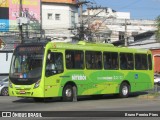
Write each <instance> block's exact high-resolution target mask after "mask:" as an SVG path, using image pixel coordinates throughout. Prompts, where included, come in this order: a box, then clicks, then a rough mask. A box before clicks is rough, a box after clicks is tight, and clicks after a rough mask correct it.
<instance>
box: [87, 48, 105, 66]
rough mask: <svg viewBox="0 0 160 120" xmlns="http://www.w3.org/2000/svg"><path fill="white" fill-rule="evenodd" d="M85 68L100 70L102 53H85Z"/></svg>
mask: <svg viewBox="0 0 160 120" xmlns="http://www.w3.org/2000/svg"><path fill="white" fill-rule="evenodd" d="M85 59H86V68H87V69H102V53H101V52H98V51H86V54H85Z"/></svg>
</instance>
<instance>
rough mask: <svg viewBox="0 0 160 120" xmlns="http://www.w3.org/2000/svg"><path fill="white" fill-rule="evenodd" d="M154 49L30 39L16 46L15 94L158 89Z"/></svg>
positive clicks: (66, 95) (68, 96)
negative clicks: (153, 57) (156, 87)
mask: <svg viewBox="0 0 160 120" xmlns="http://www.w3.org/2000/svg"><path fill="white" fill-rule="evenodd" d="M153 78H154V77H153V64H152V54H151V51H150V50H144V49H133V48H127V47H115V46H114V45H112V44H102V43H88V42H84V41H79V42H78V43H62V42H52V41H51V42H47V43H28V44H22V45H19V46H17V47H16V49H15V50H14V53H13V57H12V62H11V67H10V73H9V79H10V80H9V95H10V96H18V97H30V98H34V99H35V101H39V100H42V99H44V98H54V97H61V98H63V100H64V101H73V100H76V99H77V96H85V95H95V96H96V95H104V94H118V95H119V96H120V97H123V98H125V97H128V95H129V93H131V92H137V91H145V90H149V89H152V88H153V87H154V80H153Z"/></svg>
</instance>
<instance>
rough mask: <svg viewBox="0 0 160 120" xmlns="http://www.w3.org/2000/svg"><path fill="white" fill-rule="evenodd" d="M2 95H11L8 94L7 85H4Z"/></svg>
mask: <svg viewBox="0 0 160 120" xmlns="http://www.w3.org/2000/svg"><path fill="white" fill-rule="evenodd" d="M1 95H2V96H8V95H9V94H8V88H7V87H4V88H3V89H2V91H1Z"/></svg>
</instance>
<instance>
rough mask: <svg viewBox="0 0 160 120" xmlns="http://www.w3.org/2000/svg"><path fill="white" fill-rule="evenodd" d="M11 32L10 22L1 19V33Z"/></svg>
mask: <svg viewBox="0 0 160 120" xmlns="http://www.w3.org/2000/svg"><path fill="white" fill-rule="evenodd" d="M8 31H9V20H7V19H0V32H8Z"/></svg>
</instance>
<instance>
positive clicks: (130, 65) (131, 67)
mask: <svg viewBox="0 0 160 120" xmlns="http://www.w3.org/2000/svg"><path fill="white" fill-rule="evenodd" d="M127 68H128V69H129V70H132V69H133V62H132V61H128V67H127Z"/></svg>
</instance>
